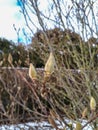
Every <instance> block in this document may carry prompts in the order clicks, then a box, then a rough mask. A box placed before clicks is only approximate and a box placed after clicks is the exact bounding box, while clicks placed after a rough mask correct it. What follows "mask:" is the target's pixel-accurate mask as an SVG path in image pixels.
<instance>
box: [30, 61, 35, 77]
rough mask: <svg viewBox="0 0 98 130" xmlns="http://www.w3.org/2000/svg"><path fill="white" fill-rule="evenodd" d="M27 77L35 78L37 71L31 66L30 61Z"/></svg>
mask: <svg viewBox="0 0 98 130" xmlns="http://www.w3.org/2000/svg"><path fill="white" fill-rule="evenodd" d="M29 77H30V78H31V79H36V78H37V72H36V70H35V67H34V66H33V64H32V63H30V67H29Z"/></svg>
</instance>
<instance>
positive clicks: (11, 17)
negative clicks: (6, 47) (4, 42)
mask: <svg viewBox="0 0 98 130" xmlns="http://www.w3.org/2000/svg"><path fill="white" fill-rule="evenodd" d="M16 2H17V0H16V1H15V0H0V37H4V38H7V39H9V40H13V41H16V40H17V35H16V32H15V30H14V28H13V24H15V26H16V28H17V29H18V28H22V27H23V25H24V22H23V20H22V14H20V12H19V10H20V8H19V7H18V6H17V5H16Z"/></svg>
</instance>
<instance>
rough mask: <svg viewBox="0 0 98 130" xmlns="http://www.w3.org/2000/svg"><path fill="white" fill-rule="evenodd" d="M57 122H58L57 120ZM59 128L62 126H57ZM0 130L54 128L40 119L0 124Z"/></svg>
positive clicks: (86, 129)
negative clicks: (16, 123) (15, 123)
mask: <svg viewBox="0 0 98 130" xmlns="http://www.w3.org/2000/svg"><path fill="white" fill-rule="evenodd" d="M68 122H69V121H68ZM57 123H58V124H59V122H57ZM70 123H72V122H70ZM83 123H84V124H85V123H86V122H85V121H83ZM63 125H64V124H63ZM74 126H75V124H74ZM59 128H62V127H61V126H59ZM0 130H55V129H54V128H52V127H51V125H50V124H49V123H48V122H46V121H42V122H35V123H34V122H29V123H24V124H18V125H2V126H0ZM83 130H92V128H91V127H90V126H87V127H85V128H84V129H83Z"/></svg>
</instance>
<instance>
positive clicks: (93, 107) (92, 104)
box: [90, 97, 96, 111]
mask: <svg viewBox="0 0 98 130" xmlns="http://www.w3.org/2000/svg"><path fill="white" fill-rule="evenodd" d="M90 108H91V110H92V111H95V109H96V101H95V99H94V97H91V99H90Z"/></svg>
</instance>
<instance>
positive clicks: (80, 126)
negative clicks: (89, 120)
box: [75, 122, 82, 130]
mask: <svg viewBox="0 0 98 130" xmlns="http://www.w3.org/2000/svg"><path fill="white" fill-rule="evenodd" d="M75 130H82V125H81V123H80V122H77V123H76V128H75Z"/></svg>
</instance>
